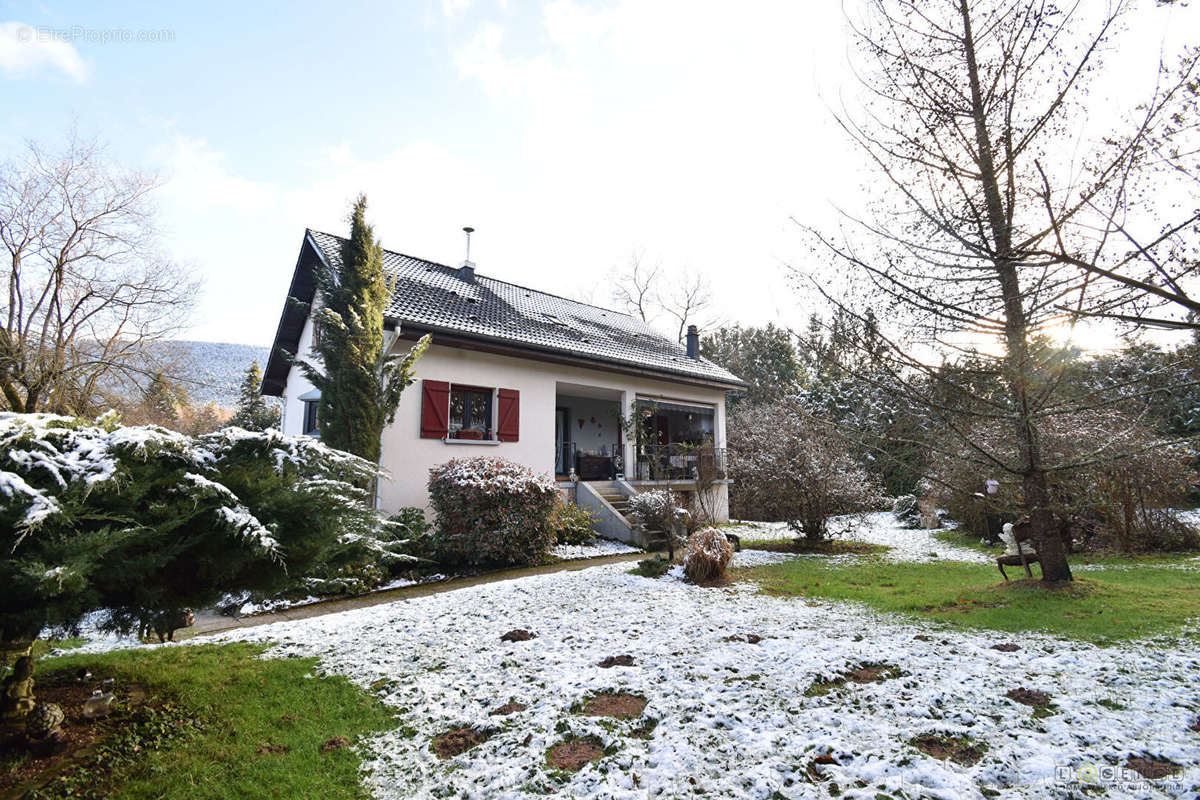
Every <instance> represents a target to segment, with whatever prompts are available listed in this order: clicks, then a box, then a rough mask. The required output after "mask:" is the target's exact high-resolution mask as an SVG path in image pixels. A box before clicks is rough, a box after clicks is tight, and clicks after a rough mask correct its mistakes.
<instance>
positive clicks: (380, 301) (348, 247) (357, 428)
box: [298, 195, 429, 462]
mask: <svg viewBox="0 0 1200 800" xmlns="http://www.w3.org/2000/svg"><path fill="white" fill-rule="evenodd" d="M366 210H367V198H366V196H365V195H359V197H358V199H357V200H355V202H354V208H353V210H352V211H351V213H350V238H349V239H347V240H346V242H345V243H344V244H343V246H342V250H341V253H340V256H341V258H340V259H331V260H332V261H333V263H332V264H330V265H328V266H326V265H324V264H322V265H320V266H319V267H317V269H316V275H315V278H316V284H317V296H316V297H315V298H314V301H313V307H314V309H316V310H315V312H314V313H313V321H314V324H315V325H316V326H317V327H318V329H319V331H320V336H319V337H317V343H316V344H315V345H314V346H313V350H314V352H315V354H316V356H317V359H316V360H317V361H318V363H317V364H310V363H307V362H298V365H299V366H300V369H301V370H303V371H304V374H305V376H306V377H307V378H308V379H309V381H311V382H312V384H313V386H315V387H316V388H317V389H318V390H320V392H321V402H320V406H319V407H318V411H317V419H318V425H319V429H320V432H321V441H322V442H324V443H325V444H326V445H328V446H330V447H334V448H336V449H338V450H345V451H348V452H350V453H354V454H355V455H357V456H361V457H363V458H365V459H368V460H370V461H373V462H378V461H379V452H380V443H379V437H380V435H381V434H382V433H383V428H384V426H385V425H388V424H390V423H391V421H392V420H393V419H394V418H395V416H396V407H397V406H398V405H399V403H400V393H401V392H402V391H404V388H405V387H406V386H408V385H409V384H411V383H412V382H413V365H414V364H415V362H416V360H417V359H418V358H420V356H421V354H422V353H423V352H425V349H426V348H427V347H428V346H429V337H428V336H426V337H423V338H422V339H421V340H420V341H419V342H417V344H416V345H414V346H413V347H412V349H411V350H409V352H408V353H407V354H406V355H403V356H399V355H388V354H386V353H385V352H384V336H383V309H384V307H385V306H386V305H387V302H388V297H389V296H390V294H391V286H390V285H389V283H388V280H387V278H386V276H385V275H384V272H383V248H382V247H380V245H379V242H378V241H376V239H375V231H374V229H373V228H372V226H371V225H369V224H367V221H366Z"/></svg>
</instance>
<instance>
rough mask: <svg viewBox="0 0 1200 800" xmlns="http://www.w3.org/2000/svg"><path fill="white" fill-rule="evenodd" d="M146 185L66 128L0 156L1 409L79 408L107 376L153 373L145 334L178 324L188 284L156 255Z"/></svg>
mask: <svg viewBox="0 0 1200 800" xmlns="http://www.w3.org/2000/svg"><path fill="white" fill-rule="evenodd" d="M156 185H157V184H156V182H155V180H154V179H153V178H151V177H148V176H145V175H142V174H139V173H134V172H127V171H124V170H121V169H117V168H114V167H112V166H111V165H109V164H108V163H106V161H105V158H104V153H103V151H102V150H101V148H100V147H99V146H98V145H97V144H96V143H95V142H88V141H81V140H79V139H78V138H77V137H75V136H74V135H72V136H71V138H70V139H69V141H68V143H67V145H66V146H65V148H64V149H63V150H62V151H61V152H50V151H47V150H46V149H44V148H43V147H41V146H40V145H38V144H36V143H29V144H28V146H27V149H26V153H25V155H24V157H23V158H22V159H20V160H16V161H12V162H9V163H6V164H4V165H3V166H0V241H2V242H3V246H4V248H5V251H6V252H7V255H8V261H9V264H8V267H9V271H8V292H7V294H6V296H4V297H3V298H2V299H0V321H2V324H3V327H2V328H0V394H2V397H3V402H4V404H5V405H6V406H7V407H8V408H9V409H10V410H13V411H18V412H33V411H54V412H61V413H68V414H82V413H88V412H91V411H94V410H95V406H96V403H97V398H98V397H99V396H100V394H101V393H102V392H104V391H106V390H109V389H111V387H112V386H113V385H114V384H118V383H122V382H125V383H129V382H134V383H140V382H144V379H145V378H147V377H149V376H152V375H153V374H154V372H155V366H154V364H155V357H156V354H155V353H154V351H153V347H152V345H153V343H154V342H156V341H158V340H160V339H162V338H165V337H166V336H168V335H169V334H171V333H173V332H174V331H176V330H178V327H179V326H180V324H181V323H182V322H183V320H184V319H185V317H186V314H187V312H188V311H189V310H190V308H191V303H192V300H193V298H194V296H195V293H196V290H197V283H196V282H195V281H194V280H191V279H190V278H189V277H188V276H186V275H185V274H184V272H183V271H182V270H181V269H180V268H178V267H177V266H176V265H175V264H173V263H171V262H170V261H168V260H166V259H165V258H164V257H163V256H162V255H161V254H160V251H159V247H158V237H157V234H156V231H155V228H154V220H153V214H152V209H151V206H150V203H149V196H150V194H151V192H152V191H153V190H154V188H155V187H156Z"/></svg>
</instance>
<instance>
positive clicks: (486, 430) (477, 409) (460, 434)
mask: <svg viewBox="0 0 1200 800" xmlns="http://www.w3.org/2000/svg"><path fill="white" fill-rule="evenodd" d="M449 423H450V425H449V428H450V435H451V436H452V437H454V438H455V439H491V438H492V390H491V389H481V388H479V387H476V386H453V387H451V389H450V419H449Z"/></svg>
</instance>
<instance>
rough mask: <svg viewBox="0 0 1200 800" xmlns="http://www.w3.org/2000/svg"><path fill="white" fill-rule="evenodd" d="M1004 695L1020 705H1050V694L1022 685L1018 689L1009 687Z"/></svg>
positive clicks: (1038, 706) (1042, 706) (1041, 706)
mask: <svg viewBox="0 0 1200 800" xmlns="http://www.w3.org/2000/svg"><path fill="white" fill-rule="evenodd" d="M1004 696H1005V697H1007V698H1008V699H1009V700H1016V701H1017V702H1018V703H1021V704H1022V705H1026V706H1033V707H1034V708H1045V707H1046V706H1048V705H1050V695H1048V694H1046V693H1045V692H1039V691H1038V690H1037V689H1026V688H1025V687H1024V686H1022V687H1021V688H1020V689H1009V690H1008V691H1007V692H1006V693H1005V695H1004Z"/></svg>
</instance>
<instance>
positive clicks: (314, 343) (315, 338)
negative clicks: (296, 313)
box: [312, 319, 321, 350]
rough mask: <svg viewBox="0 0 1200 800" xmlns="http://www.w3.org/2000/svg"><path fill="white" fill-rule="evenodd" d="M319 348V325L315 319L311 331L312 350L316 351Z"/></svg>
mask: <svg viewBox="0 0 1200 800" xmlns="http://www.w3.org/2000/svg"><path fill="white" fill-rule="evenodd" d="M320 346H321V325H320V323H318V322H317V321H316V320H315V319H314V320H313V329H312V349H313V350H316V349H317V348H318V347H320Z"/></svg>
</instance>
